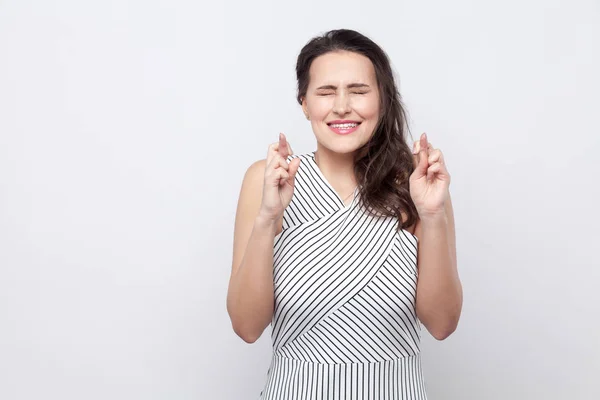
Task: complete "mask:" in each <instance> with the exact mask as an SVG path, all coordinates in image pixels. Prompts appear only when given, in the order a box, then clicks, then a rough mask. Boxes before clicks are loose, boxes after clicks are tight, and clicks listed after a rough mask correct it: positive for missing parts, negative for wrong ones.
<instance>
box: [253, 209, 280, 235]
mask: <svg viewBox="0 0 600 400" xmlns="http://www.w3.org/2000/svg"><path fill="white" fill-rule="evenodd" d="M254 227H255V229H259V230H261V231H267V232H273V233H274V232H275V231H276V230H277V221H275V220H274V219H273V218H272V217H269V216H265V215H263V214H262V213H260V212H259V213H258V215H257V216H256V218H255V219H254Z"/></svg>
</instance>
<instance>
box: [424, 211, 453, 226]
mask: <svg viewBox="0 0 600 400" xmlns="http://www.w3.org/2000/svg"><path fill="white" fill-rule="evenodd" d="M419 219H420V220H421V225H422V226H427V227H429V226H431V227H438V226H440V225H446V224H447V223H448V216H447V215H446V212H445V211H440V212H435V213H422V214H419Z"/></svg>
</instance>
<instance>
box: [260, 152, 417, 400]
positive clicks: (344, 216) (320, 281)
mask: <svg viewBox="0 0 600 400" xmlns="http://www.w3.org/2000/svg"><path fill="white" fill-rule="evenodd" d="M296 157H301V163H300V167H299V168H298V172H297V174H296V183H295V188H294V195H293V198H292V201H291V203H290V205H289V206H288V207H287V208H286V210H285V212H284V217H283V230H282V232H281V233H280V234H278V235H277V236H276V237H275V240H274V245H273V246H274V248H273V279H274V287H275V311H274V313H273V319H272V321H271V328H272V333H271V341H272V345H273V356H272V359H271V365H270V367H269V369H268V371H267V377H266V384H265V385H264V388H263V390H262V391H261V392H260V397H259V398H260V399H262V400H296V399H297V400H304V399H319V400H326V399H327V400H333V399H352V400H371V399H386V400H392V399H426V398H427V396H426V394H425V385H424V381H423V375H422V371H421V358H420V339H421V330H420V329H421V327H420V324H419V322H418V319H417V317H416V314H415V292H416V284H417V238H416V236H414V235H412V234H411V233H410V232H408V231H405V230H401V231H397V230H396V224H397V218H393V217H374V216H370V215H369V214H367V213H366V212H365V211H364V209H362V208H361V207H359V203H358V197H357V194H358V191H357V190H355V192H354V198H353V200H352V203H351V204H349V205H345V204H344V202H343V201H342V199H341V198H340V196H338V194H337V193H336V192H335V190H334V189H333V187H332V186H331V184H330V183H329V182H328V181H327V180H326V178H325V177H324V175H323V174H322V173H321V170H320V169H319V167H318V165H317V163H316V162H315V159H314V152H310V153H305V154H297V155H291V156H289V157H288V158H287V161H288V162H289V161H291V160H292V159H294V158H296Z"/></svg>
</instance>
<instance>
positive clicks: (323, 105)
mask: <svg viewBox="0 0 600 400" xmlns="http://www.w3.org/2000/svg"><path fill="white" fill-rule="evenodd" d="M332 108H333V101H332V100H331V97H327V96H324V97H316V98H314V99H311V102H310V106H309V108H308V112H309V114H310V115H311V116H312V117H313V118H314V119H316V120H320V119H325V118H326V117H327V116H328V115H329V113H331V109H332Z"/></svg>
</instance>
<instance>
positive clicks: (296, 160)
mask: <svg viewBox="0 0 600 400" xmlns="http://www.w3.org/2000/svg"><path fill="white" fill-rule="evenodd" d="M299 167H300V157H296V158H294V159H293V160H292V161H290V167H289V169H288V173H289V174H290V177H289V179H288V182H289V184H290V185H292V186H294V184H295V182H296V172H298V168H299Z"/></svg>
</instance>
